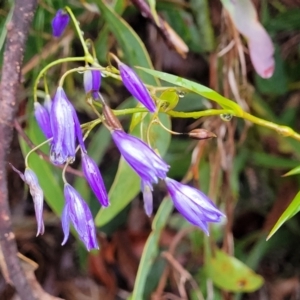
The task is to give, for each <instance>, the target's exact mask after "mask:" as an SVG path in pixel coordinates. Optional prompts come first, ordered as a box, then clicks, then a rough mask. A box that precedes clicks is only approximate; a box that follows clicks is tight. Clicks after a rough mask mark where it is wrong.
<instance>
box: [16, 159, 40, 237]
mask: <svg viewBox="0 0 300 300" xmlns="http://www.w3.org/2000/svg"><path fill="white" fill-rule="evenodd" d="M10 165H11V167H12V169H13V170H14V171H15V172H16V173H18V174H19V176H20V177H21V179H22V180H23V181H24V182H25V183H27V184H28V186H29V191H30V194H31V196H32V199H33V203H34V210H35V217H36V221H37V233H36V235H37V236H38V235H39V234H43V233H44V231H45V226H44V221H43V204H44V193H43V190H42V189H41V187H40V185H39V181H38V179H37V177H36V175H35V173H34V172H33V171H32V170H31V169H29V168H26V170H25V172H24V174H23V173H22V172H20V171H19V170H18V169H16V168H15V167H14V166H13V165H12V164H10Z"/></svg>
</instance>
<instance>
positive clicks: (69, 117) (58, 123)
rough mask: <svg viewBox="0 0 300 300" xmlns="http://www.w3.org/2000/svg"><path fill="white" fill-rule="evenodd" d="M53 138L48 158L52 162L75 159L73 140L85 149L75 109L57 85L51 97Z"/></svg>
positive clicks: (58, 162) (60, 162) (57, 162)
mask: <svg viewBox="0 0 300 300" xmlns="http://www.w3.org/2000/svg"><path fill="white" fill-rule="evenodd" d="M50 122H51V129H52V134H53V140H52V144H51V149H50V160H51V162H52V163H54V164H58V165H59V164H63V163H64V162H66V161H67V160H68V159H69V160H70V161H71V162H72V161H73V160H74V159H75V140H76V138H77V140H78V142H79V144H80V146H81V148H82V149H83V150H84V151H86V150H85V146H84V143H83V137H82V131H81V128H80V123H79V120H78V117H77V114H76V111H75V109H74V107H73V106H72V104H71V103H70V101H69V100H68V98H67V96H66V94H65V92H64V90H63V88H62V87H58V88H57V91H56V94H55V96H54V99H53V103H52V106H51V114H50Z"/></svg>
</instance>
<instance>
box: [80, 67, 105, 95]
mask: <svg viewBox="0 0 300 300" xmlns="http://www.w3.org/2000/svg"><path fill="white" fill-rule="evenodd" d="M83 85H84V90H85V93H86V94H88V93H92V95H93V98H98V92H99V89H100V85H101V73H100V71H98V70H88V71H85V72H84V74H83ZM95 96H96V97H95Z"/></svg>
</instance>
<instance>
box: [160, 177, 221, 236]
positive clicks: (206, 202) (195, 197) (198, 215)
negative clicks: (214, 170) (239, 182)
mask: <svg viewBox="0 0 300 300" xmlns="http://www.w3.org/2000/svg"><path fill="white" fill-rule="evenodd" d="M165 182H166V185H167V189H168V192H169V194H170V196H171V198H172V200H173V202H174V206H175V207H176V209H177V210H178V211H179V212H180V213H181V214H182V215H183V216H184V217H185V218H186V219H187V220H188V221H189V222H190V223H192V224H193V225H195V226H198V227H200V228H201V229H202V230H203V231H204V232H205V233H206V234H207V235H209V231H208V222H213V223H218V222H220V221H221V218H222V217H225V215H224V214H223V213H222V212H221V211H220V210H219V209H218V208H217V207H216V205H215V204H214V203H213V202H212V201H211V200H210V199H209V198H208V197H207V196H206V195H205V194H204V193H202V192H201V191H199V190H197V189H195V188H193V187H190V186H188V185H185V184H182V183H179V182H177V181H176V180H173V179H171V178H166V179H165Z"/></svg>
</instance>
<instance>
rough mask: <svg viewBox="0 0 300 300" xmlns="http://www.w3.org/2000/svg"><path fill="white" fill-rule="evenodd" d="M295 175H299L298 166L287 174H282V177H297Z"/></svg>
mask: <svg viewBox="0 0 300 300" xmlns="http://www.w3.org/2000/svg"><path fill="white" fill-rule="evenodd" d="M297 174H300V166H297V167H296V168H294V169H292V170H290V171H289V172H287V173H286V174H284V175H283V177H286V176H291V175H297Z"/></svg>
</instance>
